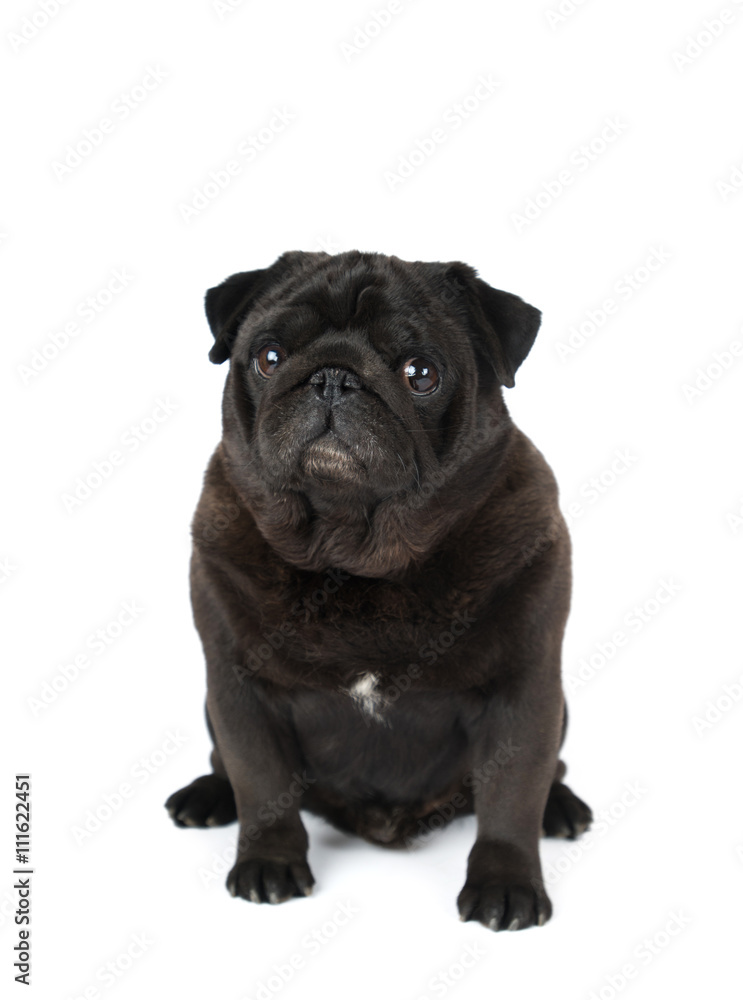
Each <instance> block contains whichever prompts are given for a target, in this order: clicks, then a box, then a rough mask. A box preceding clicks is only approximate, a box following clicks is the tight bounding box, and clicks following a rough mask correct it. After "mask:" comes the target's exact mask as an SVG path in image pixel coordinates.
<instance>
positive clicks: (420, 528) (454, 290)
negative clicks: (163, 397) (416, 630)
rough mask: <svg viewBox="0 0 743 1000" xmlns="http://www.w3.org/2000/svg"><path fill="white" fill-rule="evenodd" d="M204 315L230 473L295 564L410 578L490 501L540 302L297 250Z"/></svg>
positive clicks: (431, 274) (461, 267) (472, 282)
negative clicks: (219, 387)
mask: <svg viewBox="0 0 743 1000" xmlns="http://www.w3.org/2000/svg"><path fill="white" fill-rule="evenodd" d="M206 313H207V318H208V320H209V325H210V326H211V329H212V332H213V334H214V338H215V340H214V346H213V347H212V349H211V352H210V354H209V357H210V359H211V360H212V361H213V362H215V363H216V364H221V363H222V362H223V361H226V360H227V359H228V358H229V360H230V372H229V376H228V379H227V384H226V387H225V396H224V405H223V419H224V441H223V454H224V457H225V460H226V463H227V466H228V469H229V476H230V479H231V480H232V482H233V484H234V486H235V488H236V490H237V491H238V493H239V495H240V496H241V498H242V499H243V501H244V502H245V503H246V505H247V506H248V508H249V510H250V512H251V514H252V515H253V517H254V518H255V520H256V523H257V524H258V527H259V529H260V531H261V532H262V534H263V535H264V537H265V538H266V539H267V540H268V542H269V543H270V544H271V545H272V547H273V548H274V549H275V550H276V551H277V552H278V553H279V554H280V555H281V556H282V557H283V558H285V559H286V560H288V561H289V562H291V563H294V564H295V565H298V566H300V567H303V568H305V569H312V570H319V569H325V568H327V567H331V566H335V567H338V568H341V569H345V570H347V571H349V572H352V573H355V574H358V575H362V576H388V575H395V574H399V573H400V572H401V571H403V570H404V569H405V568H406V567H407V566H408V565H409V564H410V563H411V562H414V561H417V560H419V559H421V558H423V557H424V556H425V555H426V554H427V553H428V552H430V551H431V549H432V547H433V546H434V545H435V543H436V541H437V540H438V539H440V538H441V537H442V535H444V534H445V533H446V532H447V531H448V530H450V528H451V526H452V525H453V524H455V523H456V522H457V521H458V520H460V519H461V517H462V516H464V515H466V514H467V513H468V512H470V511H472V509H473V508H474V506H476V505H477V503H478V502H482V500H483V499H484V497H485V496H486V495H487V491H488V488H489V487H490V486H491V485H492V482H493V477H494V475H495V473H496V472H497V466H498V460H499V456H500V455H501V454H502V452H503V449H504V448H505V446H506V442H507V438H508V431H509V430H510V428H511V426H512V425H511V424H510V421H509V418H508V414H507V411H506V409H505V406H504V404H503V399H502V395H501V386H503V385H505V386H512V385H513V384H514V374H515V372H516V370H517V368H518V367H519V365H520V364H521V362H522V361H523V360H524V358H525V357H526V355H527V353H528V352H529V349H530V348H531V346H532V343H533V342H534V338H535V336H536V333H537V329H538V327H539V320H540V313H539V311H538V310H537V309H535V308H534V307H533V306H530V305H527V304H526V303H525V302H523V301H522V300H521V299H520V298H518V297H517V296H515V295H511V294H510V293H508V292H502V291H498V290H496V289H494V288H491V287H490V286H489V285H487V284H485V282H483V281H481V280H480V279H479V278H478V277H477V275H476V273H475V271H473V270H472V268H470V267H468V266H467V265H465V264H461V263H450V264H441V263H423V262H419V261H416V262H406V261H402V260H399V259H398V258H396V257H385V256H383V255H381V254H367V253H359V252H356V251H354V252H350V253H343V254H338V255H336V256H332V255H329V254H326V253H301V252H295V253H287V254H284V255H283V256H282V257H280V258H279V259H278V260H277V261H276V262H275V263H274V264H273V265H272V266H271V267H268V268H265V269H263V270H258V271H246V272H242V273H240V274H235V275H233V276H232V277H231V278H228V279H227V280H226V281H224V282H223V283H222V284H221V285H218V286H217V287H215V288H211V289H209V291H208V292H207V294H206Z"/></svg>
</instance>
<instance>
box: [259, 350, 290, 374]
mask: <svg viewBox="0 0 743 1000" xmlns="http://www.w3.org/2000/svg"><path fill="white" fill-rule="evenodd" d="M286 356H287V355H286V351H285V350H284V348H283V347H280V346H279V345H278V344H266V346H265V347H262V348H261V349H260V351H259V352H258V356H257V357H256V359H255V369H256V371H257V372H258V374H259V375H262V376H263V377H264V378H270V377H271V375H273V373H274V372H275V371H276V369H277V368H278V367H279V365H280V364H281V362H282V361H286Z"/></svg>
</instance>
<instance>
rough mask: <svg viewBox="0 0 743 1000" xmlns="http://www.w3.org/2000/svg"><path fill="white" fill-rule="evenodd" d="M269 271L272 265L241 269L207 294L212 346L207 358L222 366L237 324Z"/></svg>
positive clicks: (255, 296) (235, 332) (262, 284)
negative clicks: (254, 268)
mask: <svg viewBox="0 0 743 1000" xmlns="http://www.w3.org/2000/svg"><path fill="white" fill-rule="evenodd" d="M270 270H271V268H263V269H261V270H259V271H241V272H240V273H239V274H233V275H232V277H230V278H227V280H226V281H223V282H222V284H221V285H216V286H215V287H214V288H210V289H209V291H208V292H207V293H206V297H205V299H204V307H205V309H206V318H207V320H208V321H209V326H210V328H211V331H212V333H213V334H214V346H213V347H212V349H211V350H210V351H209V360H210V361H213V362H214V364H215V365H221V364H222V362H223V361H226V360H227V358H229V356H230V353H231V352H232V345H233V344H234V343H235V337H236V336H237V330H238V327H239V326H240V323H241V322H242V321H243V319H244V318H245V316H246V315H247V313H248V312H249V311H250V307H251V305H252V304H253V303H254V302H255V300H256V299H257V298H258V296H259V295H260V293H261V292H262V291H263V290H264V289H265V287H266V285H267V283H268V282H267V281H266V276H267V274H268V272H269V271H270Z"/></svg>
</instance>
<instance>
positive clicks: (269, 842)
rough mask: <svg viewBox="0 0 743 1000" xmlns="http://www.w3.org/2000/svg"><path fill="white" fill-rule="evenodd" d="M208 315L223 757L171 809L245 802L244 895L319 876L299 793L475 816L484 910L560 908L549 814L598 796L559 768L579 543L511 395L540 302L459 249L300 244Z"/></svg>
mask: <svg viewBox="0 0 743 1000" xmlns="http://www.w3.org/2000/svg"><path fill="white" fill-rule="evenodd" d="M206 311H207V317H208V320H209V323H210V326H211V329H212V332H213V334H214V338H215V342H214V346H213V348H212V351H211V353H210V358H211V359H212V360H213V361H215V362H218V363H219V362H222V361H224V360H226V359H227V358H228V357H229V359H230V370H229V374H228V376H227V382H226V386H225V393H224V403H223V439H222V442H221V443H220V445H219V447H218V448H217V450H216V452H215V454H214V456H213V457H212V460H211V462H210V464H209V468H208V469H207V473H206V479H205V485H204V491H203V494H202V497H201V500H200V502H199V506H198V508H197V511H196V515H195V518H194V522H193V539H194V552H193V561H192V573H191V586H192V600H193V608H194V616H195V621H196V625H197V628H198V630H199V633H200V635H201V638H202V642H203V645H204V651H205V654H206V660H207V677H208V683H207V688H208V693H207V719H208V724H209V727H210V732H211V734H212V738H213V741H214V751H213V754H212V768H213V774H212V775H207V776H204V777H202V778H198V779H197V780H196V781H195V782H193V783H192V784H191V785H189V786H188V787H186V788H184V789H181V790H180V791H179V792H176V793H175V794H174V795H173V796H171V798H170V799H169V800H168V803H167V806H168V809H169V811H170V813H171V815H172V816H173V818H174V819H175V821H176V823H177V824H179V825H195V826H203V825H216V824H221V823H226V822H230V821H231V820H233V819H235V818H238V819H239V821H240V837H239V842H238V857H237V861H236V864H235V867H234V868H233V870H232V872H231V873H230V876H229V879H228V887H229V888H230V890H231V891H232V892H233V893H234V894H236V895H240V896H243V897H244V898H246V899H251V900H254V901H256V902H259V901H263V900H267V901H270V902H279V901H281V900H284V899H287V898H290V897H291V896H294V895H301V894H303V893H306V892H309V891H310V890H311V887H312V883H313V877H312V875H311V873H310V871H309V868H308V867H307V861H306V849H307V835H306V833H305V829H304V826H303V824H302V821H301V818H300V812H299V810H300V807H301V808H306V809H309V810H312V811H315V812H317V813H319V814H321V815H324V816H326V817H327V818H328V819H329V820H330V821H331V822H333V823H335V824H336V825H338V826H340V827H342V828H343V829H346V830H350V831H353V832H356V833H358V834H359V835H361V836H363V837H366V838H367V839H368V840H370V841H372V842H375V843H381V844H385V845H389V846H401V845H405V844H411V843H415V842H416V840H417V839H419V838H420V837H421V836H422V835H423V834H424V833H426V832H427V831H429V830H430V829H431V828H434V827H435V826H439V825H441V823H443V822H445V821H448V820H449V819H451V818H452V817H453V816H456V815H458V814H462V813H465V812H468V811H472V810H473V809H474V810H475V812H476V813H477V819H478V835H477V840H476V843H475V845H474V847H473V849H472V852H471V854H470V859H469V865H468V874H467V881H466V883H465V887H464V889H463V890H462V893H461V894H460V897H459V901H458V902H459V909H460V915H461V916H462V918H463V919H477V920H480V921H481V922H482V923H484V924H486V925H487V926H490V927H493V928H494V929H500V928H517V927H519V928H523V927H528V926H531V925H533V924H539V923H543V922H544V921H545V920H547V919H548V918H549V916H550V914H551V905H550V902H549V899H548V898H547V895H546V893H545V891H544V887H543V884H542V880H541V873H540V864H539V852H538V840H539V836H540V832H542V831H543V830H544V832H546V833H547V834H549V835H553V836H569V837H573V836H576V835H577V834H578V833H580V832H581V831H582V830H584V829H586V827H587V826H588V824H589V822H590V819H591V814H590V810H589V809H588V807H587V806H586V805H585V804H584V803H582V802H581V801H580V799H578V798H577V797H576V796H575V795H573V793H572V792H571V791H570V790H569V789H568V788H567V786H566V785H564V784H563V782H562V778H563V776H564V773H565V766H564V764H563V763H562V762H561V761H558V750H559V747H560V745H561V741H562V738H563V736H564V727H565V722H566V718H565V714H564V703H563V695H562V690H561V683H560V649H561V643H562V634H563V629H564V625H565V620H566V617H567V614H568V606H569V599H570V545H569V539H568V535H567V530H566V528H565V524H564V522H563V520H562V518H561V516H560V513H559V510H558V507H557V490H556V486H555V482H554V479H553V476H552V474H551V472H550V470H549V467H548V466H547V464H546V463H545V461H544V459H543V458H542V456H541V454H540V453H539V452H538V451H537V450H536V448H534V446H533V445H532V444H531V443H530V442H529V441H528V439H527V438H526V437H524V435H523V434H521V433H520V431H518V430H517V428H516V427H515V426H514V425H513V423H512V421H511V419H510V417H509V415H508V411H507V410H506V407H505V404H504V401H503V396H502V391H501V386H502V385H506V386H512V385H513V382H514V375H515V373H516V371H517V369H518V367H519V365H520V364H521V362H522V361H523V360H524V358H525V357H526V355H527V354H528V352H529V350H530V348H531V346H532V344H533V342H534V338H535V336H536V332H537V328H538V326H539V319H540V314H539V312H538V310H536V309H534V308H533V307H532V306H530V305H527V304H526V303H524V302H523V301H522V300H521V299H519V298H518V297H516V296H515V295H511V294H510V293H507V292H501V291H498V290H496V289H493V288H490V287H489V286H488V285H486V284H485V283H484V282H483V281H482V280H481V279H479V278H478V277H477V275H476V273H475V272H474V271H473V270H472V269H471V268H469V267H467V266H466V265H464V264H461V263H451V264H429V263H423V262H413V263H408V262H404V261H401V260H399V259H398V258H395V257H384V256H382V255H378V254H362V253H358V252H353V253H346V254H340V255H338V256H329V255H328V254H320V253H318V254H309V253H289V254H284V255H283V256H282V257H280V258H279V260H278V261H276V263H275V264H273V265H272V266H271V267H269V268H267V269H265V270H262V271H250V272H243V273H242V274H238V275H234V276H233V277H232V278H229V279H228V280H227V281H226V282H224V283H223V284H222V285H219V286H218V287H216V288H213V289H210V290H209V292H208V293H207V297H206ZM276 344H277V345H280V347H281V349H282V351H283V352H285V354H282V355H281V357H284V360H281V362H280V363H278V364H277V367H275V369H274V370H273V374H270V377H263V376H262V375H261V373H260V371H259V365H258V364H257V361H256V359H257V358H259V357H260V355H261V349H262V348H267V349H271V348H270V346H269V347H267V345H276ZM272 357H273V358H274V359H275V357H276V356H275V355H272ZM411 358H425V359H428V360H429V361H430V362H431V363H432V364H433V365H435V367H436V369H437V370H438V373H439V382H438V385H437V387H436V388H435V390H434V391H433V392H432V393H431V394H430V395H425V396H415V395H414V394H413V393H412V392H411V390H410V384H409V382H408V381H407V380H406V377H405V376H404V374H403V371H402V369H403V366H404V365H405V363H406V362H407V361H409V360H410V359H411ZM369 675H372V677H373V678H374V682H373V683H372V682H371V681H370V680H369ZM359 682H361V686H360V687H359V686H358V685H359ZM364 695H366V696H367V697H366V700H365V699H364Z"/></svg>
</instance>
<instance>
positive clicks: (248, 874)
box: [227, 858, 315, 903]
mask: <svg viewBox="0 0 743 1000" xmlns="http://www.w3.org/2000/svg"><path fill="white" fill-rule="evenodd" d="M314 884H315V880H314V878H313V877H312V872H311V871H310V869H309V866H308V864H307V862H306V861H305V860H304V859H301V860H297V861H289V860H286V859H282V858H246V859H245V860H243V861H238V862H237V864H236V865H235V867H234V868H233V869H232V871H231V872H230V874H229V875H228V876H227V888H228V890H229V891H230V893H231V894H232V895H233V896H240V897H242V899H247V900H250V902H251V903H285V902H286V901H287V899H292V898H293V897H294V896H309V895H311V893H312V886H313V885H314Z"/></svg>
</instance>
